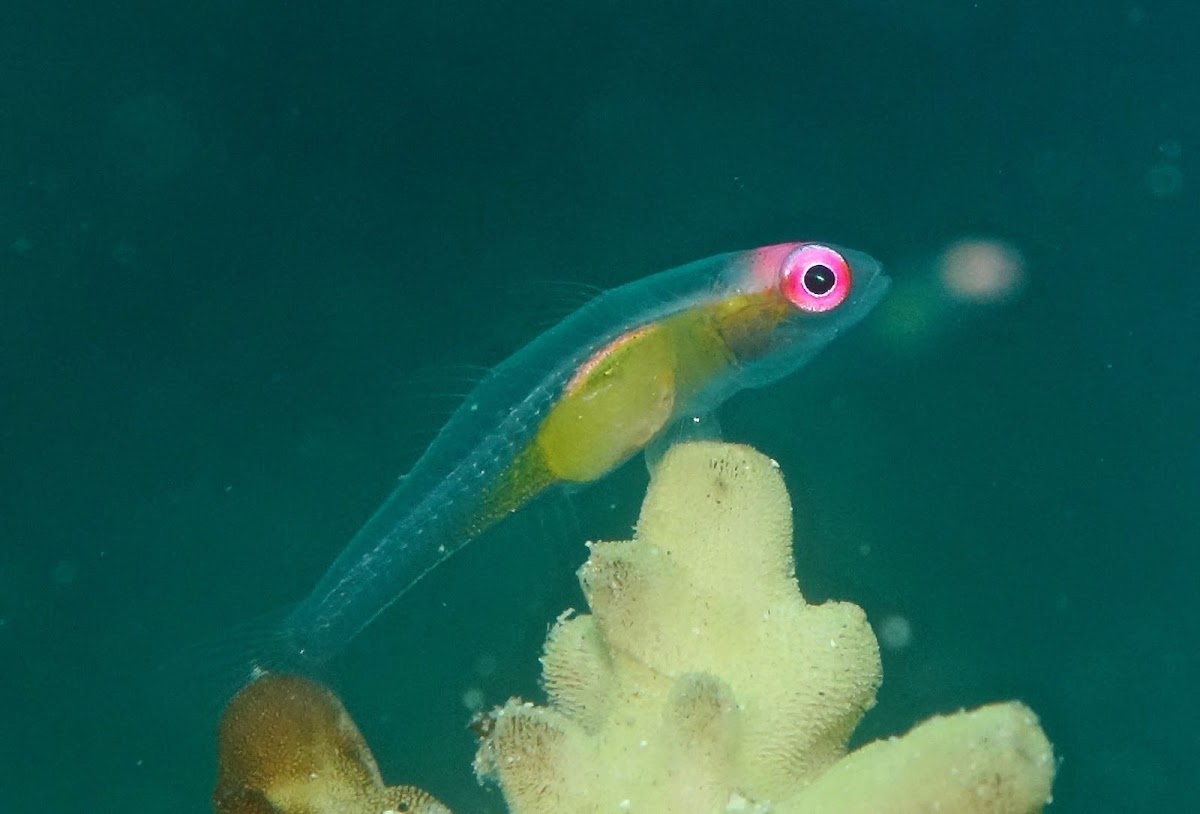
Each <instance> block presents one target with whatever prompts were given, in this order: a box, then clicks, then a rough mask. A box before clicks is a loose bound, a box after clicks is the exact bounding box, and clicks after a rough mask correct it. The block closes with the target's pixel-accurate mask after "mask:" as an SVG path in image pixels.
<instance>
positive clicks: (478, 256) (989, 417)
mask: <svg viewBox="0 0 1200 814" xmlns="http://www.w3.org/2000/svg"><path fill="white" fill-rule="evenodd" d="M1198 24H1200V19H1197V13H1196V12H1195V11H1193V10H1189V9H1188V8H1187V6H1186V4H1181V3H1174V4H1172V3H1150V2H1147V3H1128V2H1121V3H1116V2H1101V3H1084V2H1079V1H1078V0H1069V1H1068V2H1061V3H1055V4H1046V3H1034V2H1011V3H998V2H979V3H964V2H951V1H950V0H937V1H933V2H913V3H884V2H869V1H868V0H848V1H847V2H835V3H820V4H818V3H797V4H778V3H754V2H752V3H728V2H725V3H722V2H697V3H680V2H593V3H587V4H583V3H565V4H530V3H519V2H513V3H503V4H478V3H467V2H444V3H432V2H424V3H394V2H364V3H360V4H350V5H339V4H334V3H313V2H287V3H283V2H277V3H233V2H228V1H227V0H218V1H217V2H213V3H208V4H203V5H200V4H197V5H196V7H190V6H184V5H180V4H167V3H150V2H131V1H130V0H122V1H121V2H114V3H110V4H105V5H104V6H103V7H102V8H101V7H100V6H98V5H91V4H86V5H85V4H66V3H34V2H27V0H12V2H8V3H5V4H4V8H3V9H2V10H0V68H2V69H0V105H2V106H0V110H3V114H2V115H0V519H2V528H3V531H2V532H0V691H2V692H3V694H4V699H5V703H4V704H3V708H2V711H0V813H2V814H23V812H33V811H46V810H69V809H76V810H80V809H86V810H91V811H147V812H150V811H167V810H170V811H173V812H181V811H182V812H200V811H205V810H207V809H208V802H207V795H208V793H209V790H210V788H211V783H212V778H213V773H214V750H213V745H212V734H211V730H212V727H213V726H214V724H215V716H216V711H215V710H216V705H217V704H218V703H219V701H218V700H217V699H214V697H212V696H211V695H207V696H206V691H204V690H197V689H196V688H197V687H204V686H206V684H207V680H206V679H205V676H206V675H208V673H209V672H210V669H211V672H219V668H220V665H221V663H222V660H223V659H224V658H225V656H224V655H223V654H222V653H221V651H220V650H219V649H218V650H216V651H213V655H212V656H211V658H207V657H200V658H193V656H195V655H196V654H198V653H199V654H204V653H207V652H209V651H208V650H207V649H206V648H205V647H203V646H200V647H197V646H195V643H197V642H210V641H217V642H219V641H220V640H221V639H222V637H223V636H225V635H226V634H227V633H228V632H229V631H230V630H231V629H232V628H234V626H236V625H238V624H239V623H241V622H244V621H245V620H247V619H252V618H255V617H257V616H259V615H261V614H263V613H268V612H271V611H272V610H275V609H278V608H281V607H286V605H287V604H288V603H289V602H291V601H294V600H295V599H297V598H299V597H300V596H302V595H303V594H304V593H305V592H306V591H307V590H308V589H309V587H310V586H311V585H312V583H313V582H314V581H315V580H316V579H317V577H318V576H319V575H320V573H321V572H322V571H323V570H324V568H325V567H326V566H327V564H328V563H329V562H330V561H331V560H332V558H333V557H334V556H335V555H336V553H337V552H338V551H339V550H340V548H341V546H342V545H343V544H344V542H345V541H346V540H347V539H348V538H349V537H350V535H351V534H352V533H353V532H354V530H355V529H356V528H357V526H358V524H359V523H360V522H361V521H362V520H363V519H364V518H365V517H366V516H367V515H368V514H369V513H370V511H371V510H372V509H373V508H374V506H375V505H376V504H377V502H378V501H379V500H380V499H381V498H382V496H383V495H384V494H386V492H387V491H388V489H389V484H390V483H391V481H392V479H393V478H395V477H396V476H397V475H398V474H400V473H401V472H403V471H404V470H405V468H406V467H407V466H408V465H409V464H410V463H411V462H412V460H413V459H414V458H415V456H416V455H417V454H419V452H420V450H421V449H422V447H423V445H424V443H426V442H427V441H428V439H429V438H430V437H431V436H432V434H433V433H434V432H435V431H436V430H437V428H438V426H439V425H440V421H441V420H442V419H443V418H444V417H445V415H446V414H447V413H448V411H449V410H450V409H452V407H453V406H454V403H455V402H454V398H455V396H457V395H461V394H462V393H463V392H465V389H466V388H467V387H468V386H469V381H470V379H471V378H473V377H476V376H477V375H478V371H479V370H480V369H481V368H480V367H479V366H484V368H486V366H487V365H489V364H492V363H495V362H496V361H498V360H499V359H502V358H503V357H504V356H506V355H507V354H508V353H510V352H511V351H513V350H515V349H516V348H517V347H519V346H520V344H522V343H523V342H524V341H526V340H528V339H530V338H531V337H532V336H534V335H535V334H536V332H537V331H538V330H539V329H540V328H541V327H542V326H544V325H547V324H550V323H552V322H553V320H554V318H555V316H556V315H560V314H562V313H563V312H564V309H569V308H570V307H572V305H574V304H578V302H579V301H580V299H581V296H583V290H585V289H586V288H588V287H599V288H605V287H609V286H613V285H617V284H621V283H624V282H627V281H630V280H634V279H636V278H638V277H639V276H642V275H645V274H647V273H650V272H652V271H656V270H659V269H662V268H665V267H668V266H671V265H675V264H677V263H681V262H686V261H688V260H692V259H696V258H699V257H703V256H706V255H709V254H713V253H717V252H720V251H727V250H730V249H735V248H744V247H749V246H754V245H760V244H764V243H770V242H777V241H783V240H793V239H805V238H821V239H827V240H833V241H835V242H839V243H842V244H845V245H850V246H854V247H856V248H860V249H863V250H866V251H869V252H871V253H872V254H875V255H876V256H878V257H879V258H880V259H881V260H883V261H884V262H885V264H887V265H888V267H889V270H890V271H891V273H892V274H893V276H894V277H895V278H896V280H897V293H902V292H905V291H908V292H916V293H915V294H912V298H911V299H908V300H905V302H908V303H910V304H911V303H915V306H914V310H912V311H911V312H910V313H901V312H900V311H898V310H897V308H898V306H896V305H894V304H889V305H887V306H884V307H883V308H881V309H880V311H879V312H877V313H876V314H875V315H873V318H872V320H871V321H870V322H869V323H868V324H867V325H865V326H863V328H861V329H860V330H857V331H856V332H855V333H853V334H851V335H848V336H846V337H845V338H844V339H840V340H839V341H838V342H837V343H836V345H835V346H834V347H832V348H831V349H829V350H828V351H827V352H826V353H825V354H824V355H823V356H822V357H821V358H820V359H818V360H817V361H816V362H814V363H813V364H812V365H811V366H809V367H808V368H806V369H805V370H804V371H802V373H801V374H800V375H798V376H796V377H794V378H792V379H791V380H789V381H787V382H785V383H782V384H779V385H776V386H773V387H771V388H769V389H767V390H765V391H762V392H754V393H748V394H745V395H743V396H741V397H738V398H737V399H735V400H734V401H732V402H731V403H730V404H728V405H727V406H726V409H725V410H724V411H723V413H722V422H723V427H724V430H725V435H726V436H727V437H729V438H730V439H732V440H738V441H744V442H748V443H752V444H754V445H756V446H757V447H759V448H760V449H762V450H764V451H765V452H767V453H769V454H771V455H772V456H773V457H775V458H776V459H778V460H779V462H780V463H781V465H782V467H783V470H784V472H785V474H786V475H787V477H788V480H789V484H790V485H791V487H792V489H793V491H794V492H795V493H796V497H797V510H798V537H799V538H800V540H799V549H798V552H799V561H800V565H801V570H802V574H801V581H802V584H803V586H804V587H805V589H806V591H807V592H808V593H809V594H810V596H812V597H813V598H815V599H823V598H827V597H836V598H845V599H850V600H853V601H856V602H858V603H860V604H862V605H863V606H864V607H866V608H867V610H868V612H869V613H870V614H871V616H872V619H873V620H875V621H876V622H877V623H881V622H882V621H883V620H887V619H892V620H893V622H892V624H896V622H895V621H894V620H897V619H902V620H904V621H905V622H907V624H908V626H909V629H910V630H911V642H910V643H909V644H908V645H907V646H905V647H894V648H889V649H886V650H885V653H884V658H885V671H886V680H885V684H884V686H883V688H882V690H881V693H880V703H879V706H878V707H877V708H876V709H875V710H874V711H872V712H871V713H870V714H869V715H868V717H867V719H866V721H865V723H864V726H863V730H862V733H861V737H862V738H871V737H877V736H881V735H885V734H890V733H895V732H899V731H903V730H904V729H906V728H907V727H909V726H910V725H911V724H912V723H914V722H915V721H917V720H918V719H920V718H922V717H924V716H926V715H929V714H932V713H935V712H942V711H950V710H954V709H958V708H960V707H962V706H970V705H974V704H978V703H983V702H985V701H988V700H992V699H999V698H1020V699H1023V700H1025V701H1027V702H1028V703H1030V704H1031V705H1032V706H1033V707H1034V708H1035V709H1036V710H1037V711H1038V712H1039V713H1040V714H1041V716H1042V719H1043V723H1044V726H1045V728H1046V729H1047V731H1048V733H1049V735H1050V737H1051V739H1052V740H1053V741H1054V743H1055V745H1056V749H1057V752H1058V754H1059V755H1060V757H1061V760H1062V763H1061V768H1060V774H1059V780H1058V783H1057V786H1056V792H1055V795H1056V802H1055V804H1054V806H1053V809H1052V810H1054V811H1059V812H1084V811H1087V812H1132V811H1145V810H1187V809H1189V808H1190V807H1191V806H1192V805H1193V804H1194V799H1193V798H1194V794H1193V791H1194V786H1195V779H1196V778H1197V777H1200V765H1198V761H1197V758H1196V754H1197V751H1198V750H1197V746H1198V741H1197V735H1196V732H1197V731H1200V730H1198V729H1197V725H1198V724H1200V720H1197V718H1198V717H1200V716H1198V715H1197V708H1196V704H1195V700H1194V687H1195V685H1196V682H1197V679H1200V669H1198V664H1197V661H1198V656H1197V643H1198V641H1200V638H1198V636H1200V630H1198V629H1197V628H1198V625H1197V621H1196V619H1197V611H1198V610H1200V600H1198V599H1197V594H1198V592H1197V586H1196V569H1197V555H1196V543H1197V541H1198V540H1200V534H1198V530H1200V516H1198V515H1200V508H1198V505H1200V501H1198V500H1197V498H1198V494H1197V493H1198V489H1197V483H1198V475H1200V451H1198V450H1200V447H1198V443H1197V442H1198V440H1200V435H1198V430H1200V421H1198V419H1200V409H1198V406H1197V397H1198V393H1197V381H1198V378H1197V376H1198V374H1200V364H1198V360H1200V355H1198V352H1197V348H1198V347H1200V327H1198V326H1200V320H1197V317H1196V310H1197V307H1198V305H1200V282H1198V276H1197V271H1198V270H1200V268H1198V266H1200V239H1198V238H1197V224H1198V223H1200V217H1198V214H1200V206H1198V198H1197V184H1196V182H1195V175H1194V167H1195V166H1196V155H1197V151H1198V150H1200V105H1197V101H1196V100H1197V99H1200V80H1198V79H1197V77H1200V58H1198V57H1197V54H1198V53H1200V49H1197V48H1196V47H1195V40H1194V31H1195V29H1196V27H1197V25H1198ZM971 236H980V237H986V238H995V239H999V240H1003V241H1006V242H1007V243H1008V244H1010V245H1011V246H1013V247H1015V248H1017V249H1018V250H1019V251H1020V252H1021V253H1022V254H1023V256H1024V258H1025V273H1026V285H1025V286H1024V289H1023V290H1022V291H1021V292H1020V295H1019V296H1018V297H1017V298H1016V299H1015V300H1013V301H1012V302H1010V303H1008V304H1006V305H1003V306H1000V307H992V308H981V307H975V308H972V307H966V306H962V307H956V308H949V307H944V304H942V305H939V304H938V302H940V301H938V300H937V298H936V297H934V296H933V295H931V294H929V288H928V281H929V280H930V279H932V277H931V275H932V274H933V271H934V269H935V268H936V266H937V258H938V256H939V253H940V252H941V251H942V250H943V249H944V248H945V246H947V244H949V243H950V242H952V241H954V240H958V239H960V238H963V237H971ZM922 291H924V292H926V294H924V295H922V294H921V292H922ZM889 308H890V310H889ZM914 315H915V316H914ZM644 482H645V470H644V467H643V466H642V465H641V464H640V463H639V462H635V463H633V464H631V465H630V466H628V467H626V468H625V469H623V470H622V471H621V472H619V473H617V474H616V475H615V476H613V477H612V478H611V479H609V480H608V481H606V482H605V483H603V484H601V485H599V486H597V487H595V488H593V489H591V490H589V491H586V492H582V493H580V494H577V495H574V496H572V497H570V498H569V499H568V500H566V501H558V502H552V503H550V504H546V505H544V506H542V507H539V508H538V509H537V510H535V511H533V512H530V513H529V514H528V515H527V516H525V517H522V518H520V519H519V520H518V521H516V522H515V523H514V524H513V525H512V526H511V527H508V528H506V529H503V530H501V531H500V532H498V533H497V534H495V535H493V536H492V537H491V538H489V539H488V540H487V541H485V542H484V543H482V544H480V545H479V546H475V547H472V548H469V549H467V551H466V552H465V553H464V554H462V555H460V556H458V557H456V558H455V559H454V560H452V561H451V562H450V563H449V564H447V565H446V566H445V567H444V568H443V569H441V570H440V571H439V572H437V573H436V574H435V575H434V576H432V577H431V578H429V579H427V580H426V581H425V582H424V583H422V584H421V585H420V586H419V587H418V588H417V589H416V590H414V591H413V592H411V593H410V594H409V595H408V596H406V597H405V598H404V599H403V600H402V601H401V602H399V603H397V605H396V606H394V607H393V608H392V609H391V610H390V611H389V612H388V613H387V614H386V615H385V616H383V617H382V618H381V619H380V620H379V621H378V622H377V624H376V625H375V626H373V627H372V628H371V629H370V630H369V631H368V632H367V633H366V634H365V635H364V636H363V637H362V638H361V639H360V640H358V641H357V642H356V643H355V644H354V646H352V647H351V648H350V650H349V651H348V652H347V653H346V655H345V656H344V657H343V658H341V659H339V660H338V661H337V662H336V663H335V664H334V665H331V667H330V669H329V672H328V674H327V675H326V676H325V678H327V680H329V681H330V682H331V683H333V684H334V686H336V687H337V688H338V690H339V691H340V692H341V693H342V694H343V696H344V698H345V699H346V702H347V704H348V705H349V706H350V708H351V710H352V712H353V713H354V714H355V716H356V717H357V718H358V720H359V722H360V724H361V725H362V727H363V729H364V730H365V731H366V733H367V735H368V737H369V739H370V740H371V742H372V744H373V745H374V747H375V748H376V751H377V754H378V756H379V758H380V761H381V763H382V765H383V768H384V772H385V775H386V776H387V777H388V779H389V780H391V781H393V782H401V781H404V782H415V783H419V784H421V785H424V786H426V787H428V788H430V789H431V790H432V791H434V792H435V793H437V794H438V795H439V796H441V797H442V798H443V799H444V800H446V801H447V802H449V803H450V804H451V805H452V806H454V807H455V808H456V810H457V811H458V812H459V813H460V814H463V812H486V811H493V812H498V811H500V810H501V809H502V806H501V803H500V801H499V797H498V795H497V794H496V793H495V792H494V791H492V790H488V789H482V788H480V787H478V786H477V785H476V784H475V782H474V780H473V779H472V776H471V773H470V767H469V762H470V756H471V753H472V748H473V744H472V738H471V735H470V733H469V732H467V731H466V729H465V728H464V727H465V723H466V720H467V719H468V717H469V711H468V709H467V707H466V705H465V704H464V698H465V697H466V700H470V698H471V697H474V698H482V699H483V701H484V703H487V704H492V703H498V702H501V701H503V700H504V699H505V698H506V697H508V696H509V695H510V694H520V695H524V696H527V697H534V698H537V697H539V696H538V689H537V682H536V676H537V665H536V656H537V652H538V647H539V645H540V641H541V639H542V637H543V635H544V633H545V630H546V627H547V625H548V624H549V623H550V622H551V621H552V620H553V619H554V617H555V616H556V615H557V614H558V613H559V612H560V611H561V610H562V609H563V608H565V607H568V606H573V607H581V605H582V599H581V597H580V596H579V593H578V589H577V587H576V585H575V583H574V578H573V573H572V572H573V569H574V568H575V567H576V566H577V565H578V564H579V563H580V562H581V561H582V559H583V557H584V554H585V552H584V549H583V546H582V540H584V539H586V538H597V537H620V536H626V535H627V534H628V533H629V525H630V523H631V521H632V519H633V517H634V516H635V513H636V509H637V504H638V500H639V498H640V494H641V490H642V489H643V487H644ZM900 626H901V627H903V625H902V624H901V625H900ZM179 654H182V655H179ZM210 661H211V662H212V663H211V664H210V663H207V662H210ZM164 665H165V666H164Z"/></svg>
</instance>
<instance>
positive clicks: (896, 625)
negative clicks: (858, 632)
mask: <svg viewBox="0 0 1200 814" xmlns="http://www.w3.org/2000/svg"><path fill="white" fill-rule="evenodd" d="M878 633H879V643H880V644H881V645H883V647H884V649H885V650H904V649H905V648H907V647H908V646H909V645H910V644H912V639H913V630H912V623H911V622H909V621H908V619H906V618H904V617H903V616H900V615H899V614H892V615H890V616H885V617H883V619H881V620H880V622H879V630H878Z"/></svg>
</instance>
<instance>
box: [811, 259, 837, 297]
mask: <svg viewBox="0 0 1200 814" xmlns="http://www.w3.org/2000/svg"><path fill="white" fill-rule="evenodd" d="M836 282H837V275H836V274H834V273H833V269H831V268H830V267H829V266H822V265H820V264H817V265H815V266H809V267H808V268H807V269H805V271H804V287H805V288H807V289H808V291H809V293H810V294H813V295H814V296H817V297H824V296H825V295H826V294H828V293H829V292H830V291H832V290H833V286H834V283H836Z"/></svg>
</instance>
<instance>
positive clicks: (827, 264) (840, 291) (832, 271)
mask: <svg viewBox="0 0 1200 814" xmlns="http://www.w3.org/2000/svg"><path fill="white" fill-rule="evenodd" d="M851 282H852V281H851V275H850V264H849V263H847V262H846V259H845V258H844V257H842V256H841V255H840V254H838V253H837V252H836V251H834V250H833V249H831V248H829V247H828V246H822V245H821V244H819V243H809V244H808V245H806V246H801V247H800V248H798V249H796V250H795V251H794V252H792V253H791V254H789V255H788V256H787V259H786V260H784V261H783V269H782V271H781V272H780V276H779V290H780V291H782V292H783V295H784V296H785V297H787V298H788V300H789V301H790V302H791V303H792V305H794V306H796V307H797V308H799V309H800V310H801V311H808V312H810V313H814V314H819V313H821V312H823V311H832V310H833V309H834V308H837V307H838V306H839V305H841V304H842V303H843V302H845V301H846V297H847V296H849V294H850V287H851Z"/></svg>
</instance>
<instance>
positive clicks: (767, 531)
mask: <svg viewBox="0 0 1200 814" xmlns="http://www.w3.org/2000/svg"><path fill="white" fill-rule="evenodd" d="M579 576H580V582H581V583H582V586H583V590H584V593H585V595H586V597H587V602H588V605H589V607H590V609H591V613H590V614H585V615H579V616H574V617H570V616H569V615H564V616H563V617H562V618H560V620H559V621H558V622H557V623H556V624H555V626H554V627H553V629H552V630H551V632H550V635H549V637H548V639H547V641H546V646H545V653H544V655H543V658H542V664H543V683H544V686H545V690H546V693H547V695H548V697H549V701H548V703H547V704H546V705H545V706H535V705H533V704H530V703H526V702H522V701H520V700H517V699H514V700H511V701H509V702H508V703H507V704H506V705H505V706H503V707H500V708H498V709H496V710H494V711H493V712H492V713H491V715H490V720H489V721H487V725H486V726H485V727H484V731H485V732H486V734H485V735H484V737H483V738H482V739H481V742H480V746H479V750H478V753H477V755H476V761H475V768H476V773H477V774H478V775H479V776H480V777H481V778H486V779H494V780H496V781H498V783H499V785H500V788H501V790H502V791H503V794H504V798H505V801H506V802H507V804H508V806H509V809H510V810H511V811H512V812H513V814H540V813H541V812H556V813H557V812H563V811H570V812H573V813H574V814H589V813H590V812H623V811H628V812H646V813H647V814H675V813H678V814H699V813H700V812H714V813H716V812H730V811H749V812H768V811H769V812H772V814H799V813H800V812H813V814H816V813H817V812H829V813H830V814H832V813H833V812H838V814H852V813H853V812H864V814H865V812H889V813H891V814H903V813H904V812H928V811H946V812H949V811H953V812H1014V813H1015V812H1036V811H1040V810H1041V809H1042V807H1043V806H1044V804H1045V803H1046V802H1047V801H1048V799H1049V797H1050V786H1051V781H1052V779H1053V774H1054V765H1055V764H1054V758H1053V753H1052V750H1051V747H1050V744H1049V742H1048V741H1047V740H1046V737H1045V735H1044V734H1043V732H1042V730H1041V728H1040V727H1039V725H1038V722H1037V718H1036V716H1034V714H1033V713H1032V712H1031V711H1030V710H1029V709H1028V708H1026V707H1025V706H1023V705H1021V704H1019V703H1015V702H1013V703H1003V704H995V705H991V706H987V707H983V708H981V709H977V710H974V711H970V712H961V713H958V714H955V715H949V716H945V717H938V718H934V719H931V720H929V721H926V722H925V723H922V724H920V725H919V726H917V727H916V728H914V729H913V730H912V731H910V732H909V733H908V734H906V735H903V736H901V737H897V738H892V739H889V740H887V741H881V742H876V743H872V744H868V745H866V746H864V747H862V748H860V749H858V750H856V751H854V752H852V753H850V754H847V753H846V743H847V740H848V739H849V737H850V735H851V733H852V732H853V730H854V728H855V726H856V725H857V724H858V722H859V720H860V719H861V718H862V716H863V714H864V713H865V712H866V711H867V710H868V709H870V707H871V706H872V705H873V704H874V703H875V691H876V689H877V687H878V685H879V682H880V662H879V649H878V646H877V643H876V640H875V636H874V634H873V633H872V631H871V629H870V627H869V625H868V624H867V621H866V617H865V615H864V614H863V612H862V610H860V609H859V608H858V607H857V606H855V605H852V604H849V603H845V602H827V603H824V604H820V605H812V604H809V603H807V602H806V601H805V599H804V597H803V595H802V594H801V592H800V589H799V586H798V584H797V582H796V578H795V564H794V561H793V556H792V518H791V503H790V500H789V498H788V493H787V490H786V488H785V486H784V482H783V478H782V476H781V475H780V473H779V471H778V467H777V466H776V464H775V463H774V462H773V461H771V460H770V459H768V458H766V457H764V456H763V455H761V454H759V453H757V452H755V451H754V450H752V449H749V448H747V447H742V446H733V445H725V444H715V443H691V444H681V445H678V446H676V447H674V448H672V449H671V450H669V451H668V453H667V454H666V455H665V456H664V458H663V460H662V461H661V462H660V463H659V465H658V467H657V468H656V470H655V473H654V477H653V478H652V480H651V484H650V489H649V491H648V493H647V495H646V500H645V503H644V504H643V507H642V512H641V516H640V518H639V520H638V525H637V533H636V536H635V538H634V539H633V540H630V541H625V542H607V543H595V544H592V545H591V555H590V557H589V558H588V561H587V563H586V564H585V565H584V566H583V567H582V568H581V569H580V572H579Z"/></svg>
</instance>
